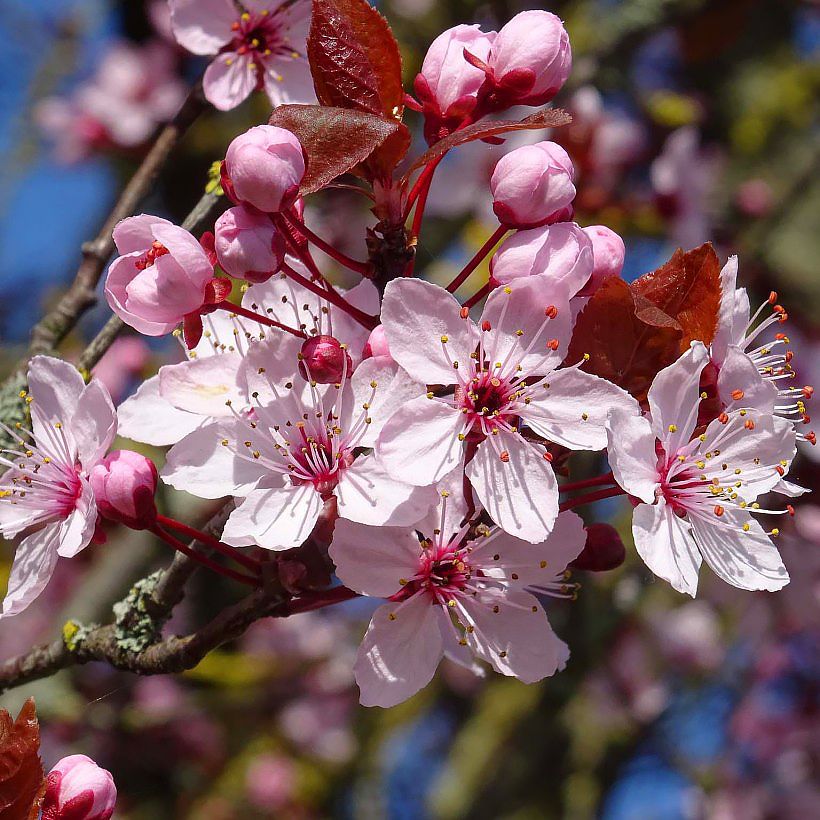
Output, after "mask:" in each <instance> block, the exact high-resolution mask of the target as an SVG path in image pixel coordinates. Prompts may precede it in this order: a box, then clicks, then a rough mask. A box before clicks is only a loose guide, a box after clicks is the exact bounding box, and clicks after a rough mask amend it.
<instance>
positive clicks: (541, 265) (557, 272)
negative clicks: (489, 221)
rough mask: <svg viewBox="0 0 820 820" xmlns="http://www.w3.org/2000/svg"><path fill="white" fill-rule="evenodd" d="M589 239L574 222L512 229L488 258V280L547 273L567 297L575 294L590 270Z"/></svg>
mask: <svg viewBox="0 0 820 820" xmlns="http://www.w3.org/2000/svg"><path fill="white" fill-rule="evenodd" d="M592 266H593V256H592V242H591V241H590V239H589V237H588V236H587V235H586V234H585V233H584V232H583V231H582V230H581V228H579V227H578V225H576V224H575V223H574V222H557V223H556V224H555V225H545V226H544V227H542V228H532V229H531V230H528V231H516V232H515V233H514V234H513V235H512V236H511V237H509V238H508V239H506V240H504V242H502V243H501V247H500V248H499V249H498V250H497V251H496V253H495V255H494V256H493V258H492V259H491V260H490V281H491V283H492V284H493V285H495V286H498V285H506V284H509V283H510V282H512V281H514V280H515V279H520V278H521V277H522V276H533V275H536V274H542V273H545V274H548V275H549V277H550V279H551V280H552V281H553V282H554V283H555V285H556V286H557V287H558V288H559V289H560V290H562V291H563V292H564V295H565V296H566V297H567V298H571V297H572V296H575V294H576V293H578V291H579V290H580V289H581V288H582V287H583V286H584V285H585V284H586V282H587V280H588V279H589V277H590V274H591V273H592Z"/></svg>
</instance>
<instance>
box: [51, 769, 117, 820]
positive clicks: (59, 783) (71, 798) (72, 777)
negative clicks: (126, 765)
mask: <svg viewBox="0 0 820 820" xmlns="http://www.w3.org/2000/svg"><path fill="white" fill-rule="evenodd" d="M116 803H117V787H116V786H115V785H114V778H113V777H111V773H110V772H108V771H106V770H105V769H102V768H100V767H99V766H98V765H97V764H96V763H95V762H94V761H93V760H92V759H91V758H90V757H86V756H85V755H69V756H68V757H64V758H63V759H62V760H60V761H58V763H57V765H56V766H55V767H54V768H53V769H52V770H51V771H50V772H49V773H48V778H47V780H46V793H45V797H44V798H43V820H109V818H110V817H111V815H112V814H114V807H115V805H116Z"/></svg>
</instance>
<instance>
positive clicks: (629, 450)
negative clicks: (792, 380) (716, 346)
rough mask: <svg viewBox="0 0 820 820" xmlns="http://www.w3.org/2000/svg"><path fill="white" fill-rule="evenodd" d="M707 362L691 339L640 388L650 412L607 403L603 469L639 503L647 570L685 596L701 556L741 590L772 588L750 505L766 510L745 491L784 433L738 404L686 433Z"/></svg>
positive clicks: (771, 562) (767, 476)
mask: <svg viewBox="0 0 820 820" xmlns="http://www.w3.org/2000/svg"><path fill="white" fill-rule="evenodd" d="M707 361H708V354H707V352H706V348H705V347H704V346H703V344H702V343H701V342H694V343H693V344H692V347H691V348H690V350H689V351H687V353H686V354H685V355H683V356H681V358H680V359H678V361H677V362H675V363H674V364H672V365H669V367H667V368H664V369H663V370H661V371H660V372H659V373H658V375H657V376H656V377H655V380H654V381H653V382H652V387H651V388H650V389H649V396H648V400H649V407H650V412H651V420H649V419H646V418H641V417H637V416H634V415H627V414H624V413H623V412H622V411H620V410H617V409H615V410H612V411H611V412H610V415H609V421H608V423H607V432H608V438H609V442H608V449H607V453H608V457H609V462H610V465H611V466H612V472H613V475H614V476H615V480H616V481H617V482H618V484H620V486H621V487H623V488H624V490H626V491H627V492H628V493H629V494H630V495H632V496H635V497H636V498H638V499H640V500H641V501H642V502H644V503H642V504H638V505H637V506H636V507H635V510H634V512H633V517H632V533H633V536H634V538H635V546H636V548H637V550H638V553H639V554H640V556H641V557H642V558H643V560H644V561H645V562H646V564H647V566H648V567H649V568H650V569H651V570H652V571H653V572H654V573H655V574H656V575H659V576H660V577H661V578H665V579H666V580H667V581H669V583H670V584H671V585H672V586H673V587H674V588H675V589H677V590H678V591H680V592H687V593H689V594H690V595H693V596H694V594H695V592H696V591H697V583H698V571H699V569H700V565H701V561H702V560H706V562H707V563H708V564H709V566H710V567H711V568H712V569H713V570H714V572H715V573H717V575H719V576H720V577H721V578H722V579H723V580H724V581H726V582H727V583H729V584H732V585H733V586H736V587H740V588H741V589H766V590H776V589H780V588H781V587H783V586H784V585H785V584H787V583H788V581H789V576H788V573H787V572H786V568H785V567H784V566H783V562H782V560H781V558H780V554H779V553H778V551H777V549H776V548H775V546H774V545H773V544H772V542H771V540H770V538H769V535H770V534H771V533H766V532H765V531H764V530H763V528H762V527H761V526H760V524H758V523H757V521H755V520H754V519H753V518H752V515H751V513H766V512H769V511H767V510H764V509H762V508H761V507H760V505H759V504H758V503H757V502H756V501H755V499H756V498H757V497H758V496H759V495H761V494H763V493H765V492H767V491H769V490H771V489H773V488H775V487H776V485H777V484H778V481H779V480H780V477H781V476H782V475H783V474H784V473H785V471H786V469H787V468H788V466H789V465H790V463H791V460H792V458H793V457H794V453H795V437H794V432H793V430H792V429H791V425H789V424H788V423H787V422H786V421H784V420H783V419H779V418H777V417H775V416H772V415H764V414H762V413H760V412H758V411H755V410H746V409H741V410H737V411H733V412H731V413H723V414H721V416H720V418H717V419H715V420H714V421H712V422H711V423H710V424H709V426H708V427H707V428H706V430H705V432H703V433H702V434H701V435H699V436H696V437H695V438H692V434H693V432H694V431H695V429H696V425H697V420H698V408H699V405H700V401H701V393H700V386H699V385H700V376H701V372H702V371H703V368H704V366H705V365H706V363H707ZM690 439H691V440H690ZM783 512H785V510H784V511H783ZM772 533H773V534H774V535H777V530H776V529H774V530H772Z"/></svg>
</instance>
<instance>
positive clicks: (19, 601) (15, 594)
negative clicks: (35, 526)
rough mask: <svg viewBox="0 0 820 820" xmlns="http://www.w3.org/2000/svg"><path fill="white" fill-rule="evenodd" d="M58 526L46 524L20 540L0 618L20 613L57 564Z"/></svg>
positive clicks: (59, 528) (46, 580)
mask: <svg viewBox="0 0 820 820" xmlns="http://www.w3.org/2000/svg"><path fill="white" fill-rule="evenodd" d="M60 530H61V527H60V524H59V523H54V524H47V525H46V526H45V527H43V528H42V529H39V530H37V531H36V532H33V533H32V534H31V535H29V536H27V537H26V538H24V539H23V540H22V541H21V542H20V543H19V544H18V545H17V551H16V552H15V553H14V562H13V563H12V565H11V574H10V575H9V585H8V592H7V593H6V597H5V599H4V600H3V611H2V613H0V618H7V617H8V616H10V615H17V614H18V613H19V612H22V611H23V610H24V609H25V608H26V607H27V606H28V605H29V604H30V603H31V602H32V601H33V600H34V599H35V598H36V597H37V596H38V595H39V594H40V593H41V592H42V591H43V590H44V589H45V588H46V584H48V582H49V580H50V579H51V575H52V573H53V572H54V566H55V565H56V563H57V547H58V546H59V543H60Z"/></svg>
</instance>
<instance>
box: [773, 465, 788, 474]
mask: <svg viewBox="0 0 820 820" xmlns="http://www.w3.org/2000/svg"><path fill="white" fill-rule="evenodd" d="M775 470H777V472H778V473H779V474H780V475H786V471H785V470H784V469H783V468H782V467H781V466H780V465H779V464H778V465H777V467H775Z"/></svg>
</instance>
